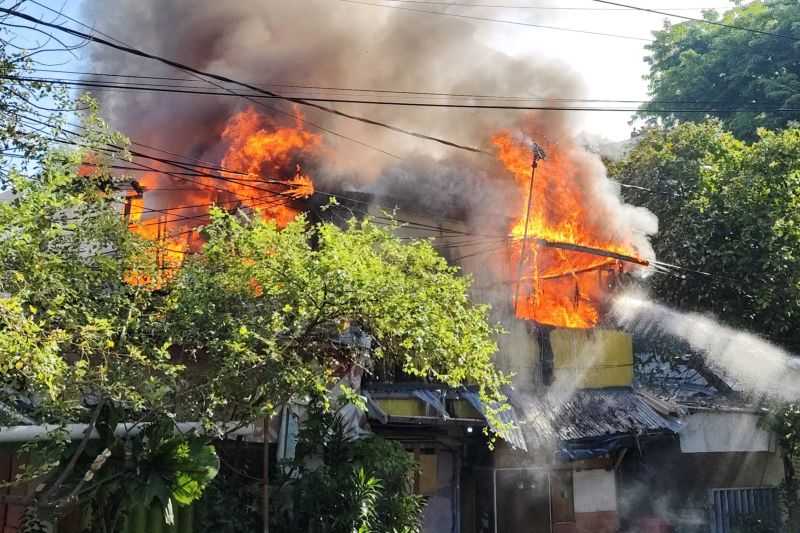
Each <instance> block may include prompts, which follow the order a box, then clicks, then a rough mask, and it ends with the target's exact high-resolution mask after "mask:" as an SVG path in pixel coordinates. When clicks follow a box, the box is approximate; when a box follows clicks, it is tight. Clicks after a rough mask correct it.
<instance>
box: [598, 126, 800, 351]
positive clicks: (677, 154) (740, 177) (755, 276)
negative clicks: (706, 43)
mask: <svg viewBox="0 0 800 533" xmlns="http://www.w3.org/2000/svg"><path fill="white" fill-rule="evenodd" d="M799 161H800V129H795V128H790V129H785V130H783V131H780V132H769V131H765V130H759V132H758V138H757V140H756V141H754V142H753V143H745V142H743V141H740V140H737V139H736V138H734V137H733V136H732V135H731V134H730V133H727V132H725V131H724V129H723V127H722V125H721V124H720V123H719V122H715V121H710V122H705V123H700V124H684V125H681V126H679V127H676V128H672V129H669V130H661V129H651V130H648V131H647V132H646V133H645V134H644V135H642V137H641V138H640V139H639V142H638V144H637V145H636V147H635V148H634V149H633V150H632V151H631V153H630V154H629V155H628V157H627V158H625V159H624V160H623V161H621V162H619V163H617V164H615V165H612V167H611V168H610V172H611V174H612V175H613V176H615V177H616V178H617V179H619V180H620V181H621V182H623V183H627V184H632V185H637V186H640V187H643V188H645V189H647V190H644V191H643V190H637V189H626V192H625V194H626V195H627V196H628V197H629V201H631V202H632V203H634V204H637V205H643V206H645V207H647V208H648V209H650V210H651V211H653V212H654V213H655V214H656V215H657V216H658V218H659V225H660V228H659V233H658V235H657V236H656V238H655V239H654V240H653V244H654V247H655V251H656V256H657V257H658V258H659V260H661V261H664V262H666V263H672V264H678V265H681V266H684V267H687V268H689V269H693V270H695V271H699V272H707V273H710V274H711V276H703V275H697V274H689V275H686V276H684V277H682V278H676V277H671V276H656V277H654V278H653V280H652V283H653V289H654V291H655V293H656V294H657V295H658V296H659V298H660V299H662V300H664V301H666V302H668V303H671V304H673V305H676V306H679V307H682V308H689V309H692V310H697V311H701V312H713V313H715V314H717V315H719V316H722V317H723V318H724V319H725V320H726V321H727V322H730V323H733V324H734V325H735V326H737V327H741V328H743V329H746V330H751V331H755V332H756V333H759V334H762V335H764V336H766V337H768V338H771V339H772V340H774V341H776V342H778V343H780V344H783V345H785V346H787V347H789V348H793V349H798V348H800V331H798V330H797V327H796V323H797V317H798V316H800V269H798V268H797V261H798V255H799V254H800V209H798V206H800V163H798V162H799Z"/></svg>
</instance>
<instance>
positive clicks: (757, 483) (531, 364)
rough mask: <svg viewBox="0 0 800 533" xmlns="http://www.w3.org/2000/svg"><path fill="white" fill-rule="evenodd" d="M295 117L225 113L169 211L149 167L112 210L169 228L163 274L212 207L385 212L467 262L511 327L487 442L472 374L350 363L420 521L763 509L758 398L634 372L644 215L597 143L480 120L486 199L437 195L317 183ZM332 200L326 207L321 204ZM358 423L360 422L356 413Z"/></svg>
mask: <svg viewBox="0 0 800 533" xmlns="http://www.w3.org/2000/svg"><path fill="white" fill-rule="evenodd" d="M301 120H302V118H300V117H298V118H297V120H296V121H295V122H294V123H293V124H291V125H286V124H285V122H280V121H279V122H274V121H273V120H272V119H270V117H268V116H264V115H263V114H261V113H259V112H257V111H255V110H254V109H253V108H246V109H245V110H243V111H240V112H238V113H236V114H234V115H232V117H231V118H230V119H229V120H228V122H227V123H226V125H225V127H224V128H223V129H222V133H221V134H220V135H221V143H222V145H223V146H225V151H224V155H223V156H222V159H221V160H220V161H219V163H218V164H217V165H218V166H217V167H216V169H214V168H213V167H214V165H213V164H212V163H209V166H208V167H206V170H207V171H208V174H209V175H208V176H204V175H203V172H198V175H197V176H193V177H192V180H193V181H191V182H184V183H183V185H182V186H181V187H176V188H180V189H183V190H181V191H180V197H179V198H180V203H179V204H178V209H179V211H177V212H176V211H169V212H167V213H166V214H164V212H162V211H159V210H158V209H154V208H152V207H150V206H151V205H155V206H158V205H159V204H158V202H163V201H164V200H163V199H161V198H160V197H159V194H160V190H162V189H168V188H167V187H164V184H165V183H166V182H165V177H164V176H165V174H164V173H158V172H153V173H148V174H145V175H143V176H140V177H139V178H138V179H137V182H136V183H137V187H136V189H135V191H134V193H132V194H131V196H130V198H129V201H128V204H127V207H126V215H127V216H128V217H129V219H130V222H131V229H132V230H133V231H137V232H140V233H142V234H144V235H145V236H148V237H150V238H154V239H160V240H164V241H166V242H168V243H169V246H168V248H169V249H170V250H173V252H174V254H175V255H174V256H173V255H170V254H169V253H168V254H167V255H166V256H165V257H164V258H163V259H162V261H163V264H164V267H165V269H166V270H167V271H168V270H169V269H171V268H178V267H179V263H180V260H181V257H182V255H183V254H184V253H187V252H190V251H191V250H193V249H195V248H196V247H197V246H199V245H200V244H201V241H200V240H199V239H198V238H197V235H196V233H195V232H194V231H192V229H193V228H194V227H196V226H197V225H201V224H202V223H203V221H204V220H206V217H207V216H208V210H209V209H210V206H211V205H212V204H213V205H217V206H219V207H221V208H224V209H229V210H241V211H244V212H246V213H249V214H250V215H254V216H260V217H264V218H269V219H274V220H276V221H277V222H278V224H279V225H281V224H285V223H286V222H288V221H289V220H291V219H292V218H293V217H294V216H296V215H297V214H299V213H301V212H303V213H306V216H308V217H309V218H310V219H312V220H314V219H319V218H324V219H327V220H332V221H335V222H338V221H342V220H344V219H346V218H349V217H351V216H373V217H376V219H377V220H386V219H387V217H388V218H391V217H394V218H395V219H396V221H397V222H400V223H401V226H400V227H399V228H398V229H397V232H398V233H400V234H401V236H402V237H404V238H409V237H410V238H426V239H427V238H433V239H434V244H435V245H437V246H438V247H439V249H440V251H441V253H442V254H443V255H444V256H445V257H446V258H447V259H448V260H449V261H450V262H451V263H453V264H455V265H458V266H460V267H461V268H462V269H463V271H464V272H466V273H468V274H470V275H472V276H473V277H474V279H475V284H474V286H473V297H474V298H475V299H476V300H477V301H482V302H488V303H491V304H492V306H493V314H494V316H493V318H494V319H495V320H497V321H499V322H501V323H502V324H503V325H504V326H505V327H506V328H507V329H508V330H509V332H510V334H509V335H507V336H505V337H504V338H501V339H500V351H499V353H498V355H497V364H498V366H500V367H501V368H502V369H503V370H505V371H507V372H509V373H512V374H513V375H514V382H513V388H509V389H508V390H507V391H506V393H507V396H508V399H509V402H510V405H511V409H510V410H509V411H506V412H504V414H503V417H504V418H503V422H507V423H508V424H509V425H510V426H512V427H513V429H510V430H509V429H497V432H496V433H497V437H498V439H497V441H496V442H495V444H494V447H493V448H492V449H490V448H489V447H487V442H486V438H485V436H484V429H486V430H488V431H490V432H491V431H492V429H493V428H492V427H491V426H490V424H489V422H488V421H487V419H486V417H485V416H484V411H485V407H486V406H484V405H482V404H481V402H480V400H479V398H478V395H477V394H476V393H475V392H474V391H472V390H469V389H463V390H455V389H449V388H447V387H444V386H442V385H440V384H437V383H430V382H419V381H414V380H409V378H408V377H406V376H404V375H403V374H402V372H401V371H400V370H399V369H394V368H383V367H380V368H374V369H372V372H371V375H370V376H368V377H364V378H363V380H362V378H361V376H359V377H358V380H357V381H358V383H359V384H360V387H361V391H362V393H363V394H364V396H365V397H366V398H367V407H368V412H367V420H366V426H367V427H368V428H369V430H370V431H373V432H376V433H379V434H381V435H383V436H385V437H387V438H390V439H393V440H396V441H399V442H401V443H402V444H403V446H404V447H405V448H406V449H407V450H408V451H409V453H412V454H413V455H414V456H415V458H416V459H417V461H418V463H419V465H420V469H419V473H418V474H417V476H416V478H415V480H414V484H415V489H416V490H417V492H418V493H419V494H422V495H424V496H425V497H426V500H427V506H426V511H425V531H428V532H435V533H438V532H446V531H461V532H463V533H470V532H475V533H482V532H490V531H491V532H495V533H501V532H515V531H520V530H528V531H533V532H537V533H544V532H559V533H567V532H593V533H594V532H601V533H602V532H614V531H620V530H627V531H662V530H668V529H666V528H669V527H673V526H674V527H678V526H680V527H684V528H685V527H696V528H697V529H696V530H697V531H704V530H711V531H725V532H727V531H732V529H731V527H732V526H731V524H733V523H734V522H735V520H736V517H737V516H738V515H747V514H753V513H756V514H766V515H769V516H775V515H776V513H777V511H776V509H777V495H776V491H775V488H774V487H775V486H776V485H777V484H778V483H779V482H780V480H781V475H782V470H781V464H780V460H779V455H778V453H777V450H776V447H775V443H774V439H773V438H772V437H771V436H770V435H769V433H768V432H766V431H764V430H762V429H760V428H759V427H758V425H757V420H758V418H759V417H760V413H759V412H758V411H756V410H754V409H752V408H751V407H749V406H747V405H746V404H737V405H733V406H732V405H727V406H726V405H724V402H723V401H720V402H711V403H710V404H707V405H705V406H699V405H694V404H692V402H691V401H689V400H687V399H686V398H685V397H681V396H680V395H677V396H676V394H677V393H671V394H659V393H658V391H653V390H651V387H649V386H648V385H647V384H646V383H643V382H642V380H641V379H639V377H640V376H639V373H641V372H643V371H644V370H643V367H642V365H641V364H640V362H639V360H638V359H637V356H636V354H635V350H634V341H633V338H632V337H631V335H629V334H627V333H625V332H623V331H621V330H619V329H618V328H617V327H616V324H615V321H614V317H613V314H612V313H610V300H611V298H612V297H613V295H614V294H615V292H616V291H617V290H619V288H620V287H624V286H625V285H626V284H627V283H628V282H629V281H630V280H631V279H632V278H633V277H635V276H637V275H641V274H643V273H645V271H646V269H647V267H648V265H649V262H650V260H651V259H652V257H651V252H650V249H649V246H648V244H647V240H646V237H647V233H648V231H649V230H650V229H651V228H650V227H648V226H647V225H645V226H644V227H637V226H635V225H632V224H631V222H630V221H631V219H632V218H636V216H639V215H641V213H639V212H637V211H636V210H635V209H634V208H631V207H630V206H626V205H624V204H623V203H622V202H621V201H620V200H619V197H618V196H617V195H616V193H615V190H614V188H613V185H612V184H610V182H608V180H607V178H606V177H605V174H604V172H603V168H602V166H601V165H600V163H599V161H598V160H597V157H596V156H594V155H592V154H589V153H587V152H586V151H584V150H583V149H582V148H581V147H580V146H577V145H573V144H572V143H571V142H570V141H569V139H567V138H561V139H559V140H558V142H555V141H550V142H542V144H543V146H539V145H538V144H536V143H535V142H534V140H533V139H537V140H542V138H541V137H534V135H535V132H536V131H537V129H536V127H535V125H534V124H531V123H529V122H523V123H520V125H519V129H518V130H517V131H514V132H512V131H510V130H501V131H499V132H497V133H496V134H494V135H493V136H491V137H490V139H489V146H491V152H490V153H492V155H493V156H494V159H493V160H492V161H489V162H486V161H483V162H481V163H479V164H478V168H480V169H481V170H480V171H479V172H475V171H473V174H474V176H478V177H474V176H473V178H472V179H473V180H476V181H477V182H478V183H477V184H476V183H473V186H474V187H477V188H478V189H480V187H484V188H485V190H486V191H487V195H493V196H492V197H493V199H495V200H496V202H491V203H486V202H476V201H475V199H474V198H472V197H469V196H467V197H466V198H465V197H457V199H456V201H454V202H452V203H451V204H450V205H448V206H446V209H436V208H435V207H434V206H431V205H425V201H424V200H423V199H422V198H420V193H419V192H413V193H406V191H408V187H409V184H407V183H404V182H403V179H406V178H407V177H408V176H409V172H411V170H409V169H403V168H400V169H390V170H389V171H387V174H386V175H387V178H385V179H384V180H383V181H382V180H380V179H379V180H378V181H376V182H374V183H373V184H370V185H369V186H366V187H360V188H359V189H356V190H353V189H348V188H344V187H339V188H337V189H334V190H328V191H316V190H315V180H314V176H313V172H307V171H306V170H305V169H306V167H307V166H308V167H310V168H319V167H320V166H321V165H323V164H324V158H325V155H324V154H325V151H326V147H325V145H324V142H323V141H322V139H321V137H319V136H317V135H315V134H311V133H308V132H307V131H306V130H305V129H304V127H303V125H302V122H301ZM526 132H527V133H526ZM548 138H549V137H546V136H545V137H544V139H548ZM309 162H310V165H309V164H308V163H309ZM461 163H462V164H463V162H461ZM412 168H413V167H412ZM231 169H235V170H231ZM200 170H202V169H200ZM413 171H414V172H418V171H419V169H416V168H413ZM462 171H463V168H462ZM265 174H266V175H268V176H273V177H274V178H268V179H265V178H264V177H263V176H264V175H265ZM166 176H169V174H166ZM487 176H491V179H490V178H488V177H487ZM167 179H168V180H169V182H170V183H173V184H174V181H175V180H174V179H172V178H171V177H170V178H167ZM480 180H484V182H483V183H481V182H480ZM413 185H416V182H414V183H412V187H413ZM495 188H496V189H499V190H500V191H502V192H501V193H498V192H497V191H491V192H489V190H490V189H495ZM187 193H188V194H187ZM170 194H171V195H173V194H174V192H173V191H170ZM184 194H186V196H184ZM331 197H335V198H336V199H337V202H338V203H339V205H336V206H332V207H329V208H326V209H325V210H324V211H323V210H321V209H320V207H321V206H323V205H324V204H326V203H327V201H328V199H329V198H331ZM174 203H175V197H174V196H171V200H170V205H174ZM440 207H442V206H440ZM387 212H393V213H394V214H393V215H387ZM177 213H180V214H177ZM620 214H621V215H620ZM650 370H651V371H652V368H651V369H650ZM673 370H674V369H672V367H669V368H667V367H665V368H662V369H659V372H660V373H661V374H662V375H664V376H667V375H668V374H669V373H670V372H672V371H673ZM709 372H710V371H709ZM651 373H652V372H651ZM656 373H658V372H656ZM705 375H706V376H710V374H709V373H706V374H705ZM712 381H713V384H714V385H716V387H718V388H717V389H715V388H714V385H712V384H711V383H710V382H708V381H707V382H706V385H707V386H708V389H709V391H706V392H708V394H709V395H710V396H713V397H715V398H716V397H717V396H720V397H724V395H725V393H727V392H730V391H729V390H720V389H722V387H721V385H720V383H723V380H722V379H721V378H719V379H717V380H712ZM678 389H679V390H680V387H678ZM712 389H714V390H713V391H711V390H712ZM661 392H663V391H661ZM283 419H284V420H283V422H281V424H282V427H283V426H285V427H286V428H287V429H286V431H283V432H281V433H280V438H277V437H276V439H277V440H279V441H280V442H277V443H276V444H277V446H278V448H279V449H280V450H284V452H283V453H284V454H285V455H283V457H288V456H290V454H291V449H292V439H293V432H292V431H290V430H289V429H288V428H290V427H294V428H295V431H296V426H297V420H294V422H291V421H290V420H293V415H292V412H291V410H288V411H287V412H285V413H284V415H283ZM353 423H354V424H355V425H356V426H358V425H359V424H360V425H361V427H362V428H363V427H365V421H364V420H360V419H359V417H358V416H354V420H353ZM724 429H727V430H728V431H727V433H726V432H725V431H723V430H724ZM276 435H278V433H276ZM741 435H747V437H744V438H743V437H741ZM286 454H288V455H286ZM654 494H658V495H659V498H657V499H656V500H655V503H653V502H652V501H651V499H652V498H651V496H653V495H654ZM682 494H684V495H685V494H690V495H691V496H681V495H682ZM743 498H744V499H743ZM748 498H749V499H748ZM645 501H647V502H648V503H647V504H645V503H643V502H645ZM743 502H745V503H743ZM687 524H688V526H687ZM709 528H711V529H709Z"/></svg>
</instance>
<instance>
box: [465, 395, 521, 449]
mask: <svg viewBox="0 0 800 533" xmlns="http://www.w3.org/2000/svg"><path fill="white" fill-rule="evenodd" d="M462 395H463V396H464V398H466V399H467V401H468V402H469V403H470V404H472V407H474V408H475V409H476V410H478V411H479V412H480V413H481V414H485V410H484V408H483V402H481V399H480V397H479V396H478V393H476V392H464V393H462ZM498 418H499V419H500V421H501V422H502V423H503V424H504V425H506V426H509V429H502V430H499V431H498V429H497V428H496V427H495V426H494V425H493V424H492V422H491V421H490V420H488V419H487V422H489V427H490V428H492V430H494V431H495V432H496V433H497V435H498V436H499V437H500V438H501V439H503V440H504V441H506V442H508V443H509V444H510V445H511V446H513V447H514V448H516V449H518V450H522V451H525V452H527V451H528V444H527V443H526V442H525V434H524V433H523V432H522V429H520V423H519V419H518V417H517V414H516V412H515V410H514V407H513V406H510V408H509V409H505V410H503V411H501V412H500V413H498Z"/></svg>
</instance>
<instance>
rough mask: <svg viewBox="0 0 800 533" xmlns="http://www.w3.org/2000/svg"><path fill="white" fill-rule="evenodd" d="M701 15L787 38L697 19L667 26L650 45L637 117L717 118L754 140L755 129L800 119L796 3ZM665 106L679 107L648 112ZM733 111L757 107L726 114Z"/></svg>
mask: <svg viewBox="0 0 800 533" xmlns="http://www.w3.org/2000/svg"><path fill="white" fill-rule="evenodd" d="M704 18H706V19H707V20H710V21H715V22H721V23H724V24H728V25H734V26H739V27H743V28H751V29H755V30H758V31H762V32H768V33H772V34H779V35H784V36H789V37H784V38H782V37H775V36H772V35H765V34H758V33H752V32H747V31H742V30H735V29H730V28H724V27H720V26H714V25H710V24H705V23H702V22H694V21H690V22H682V23H680V24H670V23H665V26H664V29H663V30H661V31H658V32H655V37H656V38H655V41H654V42H653V43H651V44H649V45H647V49H648V51H649V55H648V56H647V57H646V59H645V60H646V61H647V63H648V64H649V65H650V73H649V75H648V77H647V79H648V80H649V84H650V96H651V98H652V101H651V102H650V103H648V104H646V105H644V106H643V111H641V112H640V115H642V116H645V117H648V118H649V119H650V121H651V122H652V123H655V122H657V121H658V120H659V119H663V122H664V123H665V124H666V125H673V124H676V123H678V122H698V121H703V120H705V119H706V118H707V117H709V116H713V117H718V118H720V119H721V120H722V121H723V124H724V127H725V129H727V130H730V131H732V132H733V133H734V134H735V135H736V136H737V137H739V138H742V139H746V140H755V139H756V138H757V135H756V130H757V129H758V128H761V127H764V128H768V129H775V128H781V127H784V126H786V125H787V124H789V123H790V122H791V121H793V120H794V121H796V120H798V119H800V62H798V61H797V56H798V52H800V42H798V41H797V38H796V36H797V28H798V26H799V25H800V5H798V4H797V3H796V2H783V1H776V2H762V1H756V2H752V3H750V4H748V5H746V6H740V7H735V8H733V9H731V10H729V11H727V12H725V13H724V14H723V15H720V14H718V13H717V12H715V11H707V12H705V13H704ZM663 108H667V109H669V108H678V109H681V110H682V111H679V112H670V113H667V114H664V113H660V112H652V111H647V109H650V110H653V109H656V110H657V109H663ZM737 108H739V109H741V108H754V109H757V111H754V112H736V111H725V110H727V109H737ZM692 109H700V110H708V109H712V110H713V111H711V112H706V111H701V112H698V111H691V110H692ZM779 109H790V110H794V111H780V110H779Z"/></svg>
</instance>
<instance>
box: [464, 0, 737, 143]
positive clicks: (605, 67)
mask: <svg viewBox="0 0 800 533" xmlns="http://www.w3.org/2000/svg"><path fill="white" fill-rule="evenodd" d="M470 1H473V0H470ZM481 1H482V3H483V0H481ZM485 3H494V4H502V5H524V4H528V5H534V4H535V5H541V6H558V7H581V8H609V7H611V6H606V5H603V4H600V3H596V2H593V1H591V0H568V1H567V2H556V1H553V0H549V2H548V1H546V0H538V1H537V0H505V1H504V0H498V1H497V2H485ZM621 3H627V4H630V5H636V6H641V7H646V8H650V9H658V10H663V11H667V12H670V11H672V12H675V13H678V14H680V15H684V16H688V17H700V16H701V15H702V11H701V8H717V9H720V10H724V8H725V7H729V6H731V4H730V3H727V2H724V1H723V0H705V1H704V0H668V1H663V0H651V1H647V0H622V1H621ZM467 9H468V10H469V11H471V12H474V13H479V11H480V10H478V9H473V8H467ZM527 11H531V10H524V9H503V10H495V11H494V13H493V14H490V15H489V16H490V17H492V18H504V19H508V20H528V21H535V23H540V24H546V25H552V26H559V27H564V28H575V29H582V30H591V31H596V32H602V33H609V34H617V35H625V36H631V37H640V38H651V37H652V34H651V32H652V31H654V30H659V29H661V28H662V27H663V25H664V21H665V20H666V17H664V16H662V15H657V14H652V13H646V12H642V11H635V10H626V9H604V10H602V11H578V10H541V11H540V10H533V11H535V14H528V13H526V12H527ZM481 16H484V15H481ZM672 20H673V21H674V22H681V20H680V19H672ZM475 24H481V25H482V26H484V27H485V29H484V32H485V34H484V37H483V38H485V39H486V40H487V42H488V43H490V45H491V46H493V47H495V48H497V49H498V50H501V51H504V52H506V53H509V54H511V55H516V56H525V55H539V56H542V57H544V58H549V59H552V60H553V61H557V62H559V63H563V65H564V68H565V69H569V70H571V71H573V72H575V73H577V74H578V76H579V77H580V78H581V79H582V80H583V84H584V98H587V99H619V100H646V99H647V81H646V80H644V79H643V76H644V75H645V74H647V64H646V63H645V61H644V58H645V56H646V55H647V51H646V50H645V46H646V45H647V43H646V42H643V41H637V40H631V39H621V38H612V37H603V36H598V35H584V34H578V33H570V32H562V31H553V30H544V29H537V28H527V27H523V26H514V25H509V24H498V23H489V22H475ZM629 105H630V104H629ZM577 115H578V124H579V126H578V128H579V129H581V130H583V131H585V132H586V133H589V134H591V135H596V136H599V137H602V138H606V139H609V140H614V141H616V140H624V139H626V138H628V137H629V136H630V131H631V126H630V125H629V121H630V118H631V117H630V113H627V112H585V111H584V112H579V113H577Z"/></svg>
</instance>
